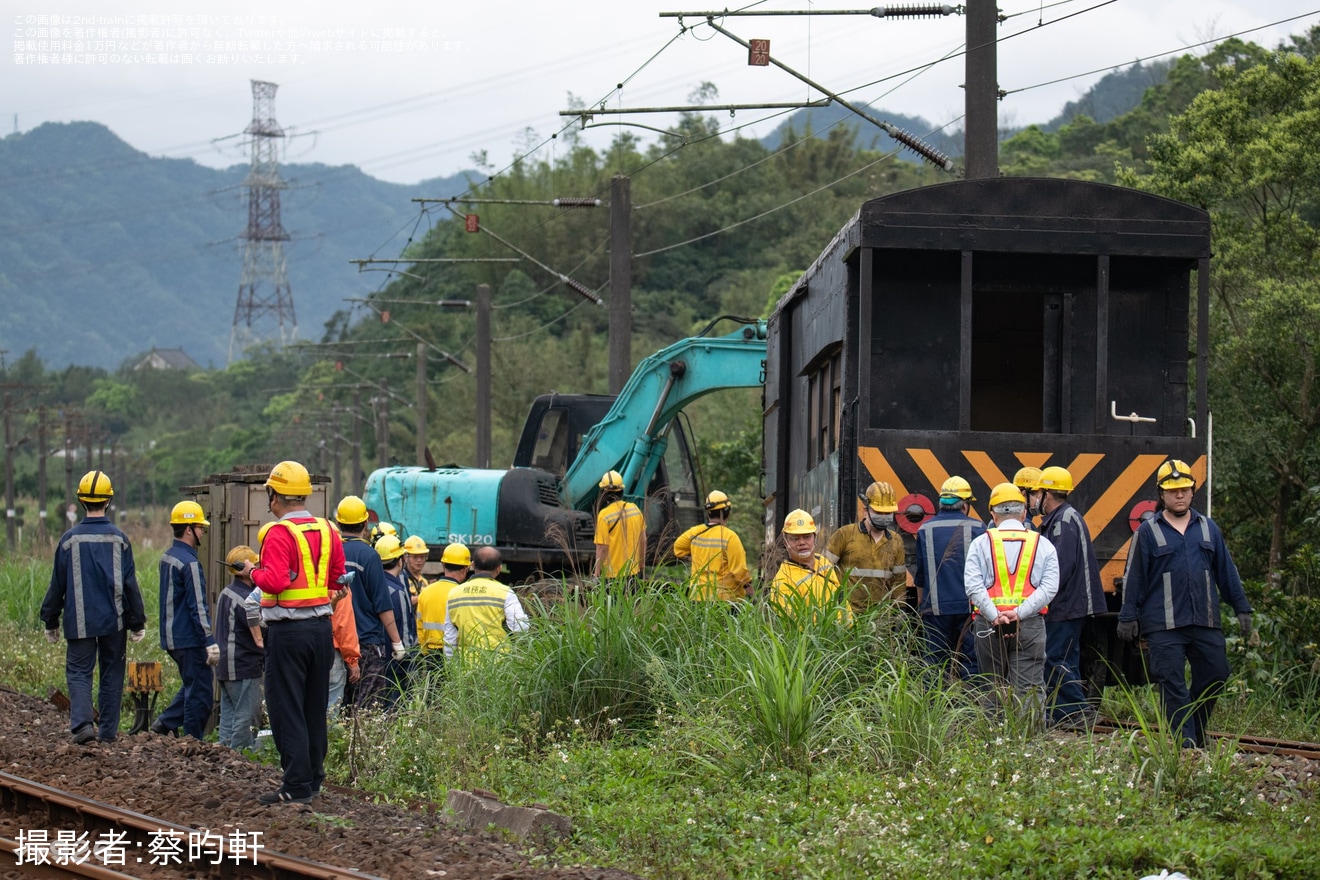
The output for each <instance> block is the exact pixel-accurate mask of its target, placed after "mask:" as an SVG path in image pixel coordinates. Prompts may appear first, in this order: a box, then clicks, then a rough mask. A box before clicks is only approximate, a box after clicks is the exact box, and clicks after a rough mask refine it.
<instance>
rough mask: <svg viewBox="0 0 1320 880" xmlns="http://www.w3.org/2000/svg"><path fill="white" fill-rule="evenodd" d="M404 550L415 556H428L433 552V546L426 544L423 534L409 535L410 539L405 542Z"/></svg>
mask: <svg viewBox="0 0 1320 880" xmlns="http://www.w3.org/2000/svg"><path fill="white" fill-rule="evenodd" d="M403 552H404V553H411V554H412V555H413V556H426V555H428V554H429V553H430V552H431V548H430V547H427V546H426V542H425V541H423V540H422V536H421V535H409V536H408V540H406V541H404V542H403Z"/></svg>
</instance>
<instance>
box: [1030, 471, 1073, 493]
mask: <svg viewBox="0 0 1320 880" xmlns="http://www.w3.org/2000/svg"><path fill="white" fill-rule="evenodd" d="M1036 488H1037V489H1048V490H1050V491H1051V492H1062V493H1064V494H1065V495H1066V494H1067V493H1069V492H1071V491H1072V490H1073V480H1072V474H1070V473H1068V469H1067V468H1063V467H1059V466H1058V465H1055V466H1053V467H1047V468H1045V470H1043V471H1041V472H1040V479H1039V480H1037V481H1036Z"/></svg>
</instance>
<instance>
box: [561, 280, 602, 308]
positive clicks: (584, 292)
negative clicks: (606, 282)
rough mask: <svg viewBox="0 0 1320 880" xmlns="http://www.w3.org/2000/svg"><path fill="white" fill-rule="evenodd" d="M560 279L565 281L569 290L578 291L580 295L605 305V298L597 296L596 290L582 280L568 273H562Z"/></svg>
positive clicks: (597, 303)
mask: <svg viewBox="0 0 1320 880" xmlns="http://www.w3.org/2000/svg"><path fill="white" fill-rule="evenodd" d="M559 280H560V281H562V282H564V285H565V286H566V287H568V289H569V290H571V291H573V292H574V293H576V294H577V295H578V296H581V297H582V298H584V299H586V300H589V301H591V302H593V303H595V304H596V305H598V306H603V305H605V300H603V299H601V298H600V297H598V296H596V292H595V291H594V290H592V289H591V288H590V287H587V285H585V284H583V283H582V282H581V281H577V280H574V279H572V278H569V277H568V276H567V275H560V276H559Z"/></svg>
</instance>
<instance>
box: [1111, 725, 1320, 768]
mask: <svg viewBox="0 0 1320 880" xmlns="http://www.w3.org/2000/svg"><path fill="white" fill-rule="evenodd" d="M1143 729H1145V728H1143V726H1142V725H1141V724H1139V723H1137V722H1135V721H1115V720H1114V719H1112V718H1105V719H1102V720H1101V721H1100V722H1099V723H1097V724H1096V725H1095V726H1094V727H1093V728H1092V730H1094V731H1095V732H1097V733H1122V732H1131V731H1142V730H1143ZM1150 729H1151V730H1152V731H1159V730H1160V728H1158V727H1151V728H1150ZM1205 735H1206V736H1207V737H1209V738H1211V739H1214V740H1218V741H1230V742H1235V743H1236V744H1237V750H1238V751H1240V752H1251V753H1253V754H1260V755H1287V756H1290V757H1294V758H1307V759H1309V760H1312V761H1320V743H1312V742H1298V741H1296V740H1287V739H1274V738H1272V737H1267V736H1251V735H1249V734H1245V735H1238V734H1234V733H1224V732H1222V731H1213V730H1210V731H1206V734H1205Z"/></svg>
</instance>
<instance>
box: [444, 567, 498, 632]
mask: <svg viewBox="0 0 1320 880" xmlns="http://www.w3.org/2000/svg"><path fill="white" fill-rule="evenodd" d="M510 592H512V591H511V590H510V589H509V588H508V587H506V586H504V584H502V583H500V582H499V581H496V580H491V579H490V578H485V577H477V578H469V579H468V580H466V581H464V582H463V583H461V584H454V585H453V586H452V587H450V588H449V596H448V598H447V600H446V601H447V606H448V611H447V612H446V615H445V619H446V620H448V621H449V623H450V624H452V625H453V626H454V627H455V628H456V629H457V630H458V647H459V648H460V649H462V648H498V647H500V646H501V645H502V644H504V642H505V640H507V639H508V638H509V634H508V631H507V630H506V629H505V628H504V622H505V616H504V600H505V597H507V596H508V595H509V593H510Z"/></svg>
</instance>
